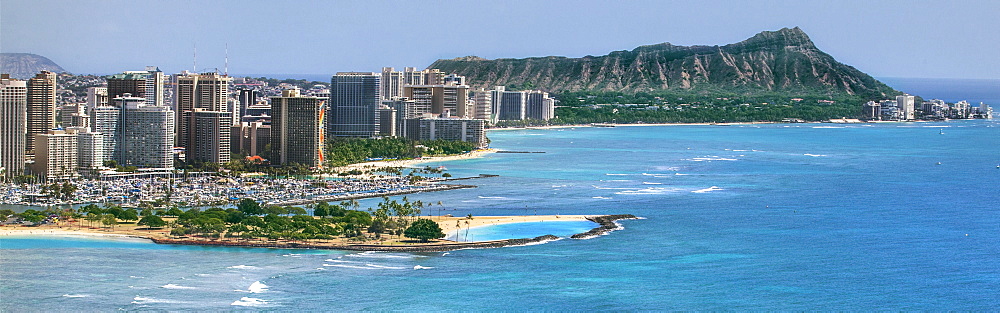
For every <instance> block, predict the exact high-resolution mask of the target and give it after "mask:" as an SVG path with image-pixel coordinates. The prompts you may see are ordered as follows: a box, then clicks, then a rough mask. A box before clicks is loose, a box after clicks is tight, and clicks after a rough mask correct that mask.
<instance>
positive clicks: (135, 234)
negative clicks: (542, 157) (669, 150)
mask: <svg viewBox="0 0 1000 313" xmlns="http://www.w3.org/2000/svg"><path fill="white" fill-rule="evenodd" d="M435 218H437V219H440V220H466V219H467V218H456V217H445V216H441V217H435ZM626 219H639V218H638V217H636V216H634V215H632V214H616V215H597V216H582V215H569V216H566V215H561V216H560V215H548V216H483V217H474V218H472V219H470V221H475V222H474V223H471V224H475V225H476V226H485V225H497V224H505V223H522V222H524V221H533V222H553V221H566V220H589V221H592V222H595V223H598V224H599V225H598V227H596V228H594V229H591V230H589V231H587V232H584V233H580V234H576V235H573V236H570V238H572V239H590V238H594V237H597V236H601V235H605V234H607V233H609V232H611V231H614V230H618V229H622V227H621V226H620V225H619V224H617V221H619V220H626ZM442 224H445V225H446V224H448V223H447V222H445V223H442ZM471 224H470V225H471ZM443 228H444V229H445V230H453V229H450V228H449V227H443ZM20 235H27V236H35V235H83V236H98V237H129V238H141V239H148V240H150V241H152V242H154V243H157V244H175V245H196V246H222V247H252V248H278V249H320V250H347V251H384V252H443V251H452V250H459V249H487V248H502V247H511V246H524V245H532V244H540V243H545V242H549V241H555V240H560V239H561V238H560V237H557V236H554V235H544V236H538V237H534V238H514V239H503V240H492V241H475V242H457V241H451V240H443V239H439V240H435V241H432V242H426V243H422V242H389V243H384V244H378V243H350V242H345V241H340V242H336V241H312V242H311V241H301V240H282V239H278V240H242V239H236V238H233V239H227V238H222V239H209V238H198V237H171V236H166V235H165V234H164V233H162V232H160V233H150V232H144V231H137V230H132V231H127V230H120V231H107V230H103V231H102V230H94V229H89V228H88V229H83V228H79V229H76V230H74V229H72V228H61V227H53V226H48V227H44V226H43V227H17V228H8V227H3V228H0V236H20Z"/></svg>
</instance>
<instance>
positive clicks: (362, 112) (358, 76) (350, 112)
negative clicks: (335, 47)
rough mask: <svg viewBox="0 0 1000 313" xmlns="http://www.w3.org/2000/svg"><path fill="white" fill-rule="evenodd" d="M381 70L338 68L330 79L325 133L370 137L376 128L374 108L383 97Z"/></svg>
mask: <svg viewBox="0 0 1000 313" xmlns="http://www.w3.org/2000/svg"><path fill="white" fill-rule="evenodd" d="M381 79H382V75H381V73H371V72H368V73H363V72H362V73H359V72H341V73H337V75H334V76H333V77H332V78H331V80H330V102H329V107H330V108H329V113H330V114H329V118H327V121H329V124H327V130H326V131H327V137H328V138H333V137H355V138H372V137H375V134H376V132H377V131H378V124H377V122H376V119H375V114H376V112H375V111H376V110H378V105H379V103H380V102H381V100H382V96H381V88H380V81H381Z"/></svg>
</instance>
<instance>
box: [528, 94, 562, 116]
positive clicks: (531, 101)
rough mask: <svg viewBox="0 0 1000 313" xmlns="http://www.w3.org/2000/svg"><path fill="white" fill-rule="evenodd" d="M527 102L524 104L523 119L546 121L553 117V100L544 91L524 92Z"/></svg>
mask: <svg viewBox="0 0 1000 313" xmlns="http://www.w3.org/2000/svg"><path fill="white" fill-rule="evenodd" d="M525 93H526V94H527V95H526V96H527V100H528V102H527V103H526V104H525V113H524V118H525V119H532V120H542V121H548V120H550V119H552V118H553V117H555V114H556V111H555V99H552V98H550V97H549V93H547V92H544V91H536V90H531V91H525Z"/></svg>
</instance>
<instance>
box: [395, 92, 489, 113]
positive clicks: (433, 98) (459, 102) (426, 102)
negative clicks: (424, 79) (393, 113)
mask: <svg viewBox="0 0 1000 313" xmlns="http://www.w3.org/2000/svg"><path fill="white" fill-rule="evenodd" d="M403 96H404V97H406V98H409V99H412V100H413V101H415V102H416V105H417V106H418V107H420V106H429V107H430V112H431V113H433V114H437V115H447V116H457V117H462V118H465V117H471V113H472V110H470V109H469V101H468V99H469V86H466V85H412V86H406V87H403Z"/></svg>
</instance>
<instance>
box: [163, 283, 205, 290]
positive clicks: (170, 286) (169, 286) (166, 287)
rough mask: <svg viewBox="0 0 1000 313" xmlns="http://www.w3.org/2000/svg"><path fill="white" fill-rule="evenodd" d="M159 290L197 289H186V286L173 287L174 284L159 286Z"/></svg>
mask: <svg viewBox="0 0 1000 313" xmlns="http://www.w3.org/2000/svg"><path fill="white" fill-rule="evenodd" d="M160 288H163V289H198V288H195V287H188V286H181V285H174V284H166V285H163V286H160Z"/></svg>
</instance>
